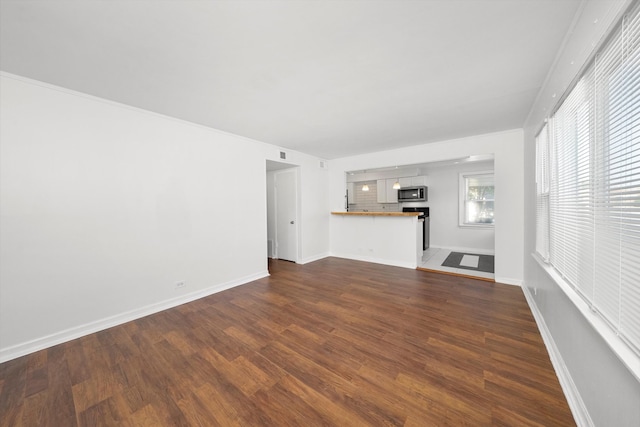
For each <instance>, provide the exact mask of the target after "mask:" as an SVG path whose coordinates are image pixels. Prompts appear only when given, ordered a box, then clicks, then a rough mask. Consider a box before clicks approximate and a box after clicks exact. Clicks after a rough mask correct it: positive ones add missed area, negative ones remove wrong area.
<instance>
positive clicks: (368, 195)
mask: <svg viewBox="0 0 640 427" xmlns="http://www.w3.org/2000/svg"><path fill="white" fill-rule="evenodd" d="M364 184H367V185H368V186H369V191H362V186H363V185H364ZM377 184H378V183H377V181H366V182H358V183H356V185H355V190H356V191H355V203H349V212H362V211H368V212H400V211H401V210H402V209H401V208H400V204H399V203H378V185H377Z"/></svg>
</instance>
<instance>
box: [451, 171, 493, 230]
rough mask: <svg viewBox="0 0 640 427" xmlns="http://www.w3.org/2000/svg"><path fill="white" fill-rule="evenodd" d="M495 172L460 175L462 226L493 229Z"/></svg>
mask: <svg viewBox="0 0 640 427" xmlns="http://www.w3.org/2000/svg"><path fill="white" fill-rule="evenodd" d="M494 188H495V187H494V178H493V172H474V173H463V174H460V222H459V224H460V226H462V227H467V226H471V227H493V224H494V219H493V205H494Z"/></svg>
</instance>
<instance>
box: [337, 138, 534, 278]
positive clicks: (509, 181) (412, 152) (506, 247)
mask: <svg viewBox="0 0 640 427" xmlns="http://www.w3.org/2000/svg"><path fill="white" fill-rule="evenodd" d="M522 138H523V136H522V131H521V130H511V131H506V132H499V133H492V134H487V135H478V136H473V137H469V138H462V139H456V140H449V141H442V142H437V143H431V144H423V145H418V146H414V147H407V148H402V149H397V150H389V151H383V152H377V153H371V154H365V155H361V156H353V157H345V158H342V159H336V160H333V161H331V170H330V179H331V181H330V185H331V187H330V197H331V199H330V206H331V210H332V211H344V194H345V187H346V183H345V172H346V171H352V170H365V169H373V168H381V167H389V166H396V165H397V166H402V165H410V164H419V163H428V162H437V161H442V160H451V159H458V158H461V157H465V156H472V155H486V154H493V155H494V156H495V157H494V169H495V180H496V192H495V196H496V203H495V219H496V225H495V255H496V266H495V268H496V280H497V281H499V282H503V283H509V284H521V283H522V279H523V277H524V272H523V265H522V263H523V252H522V249H523V244H522V242H523V235H524V229H523V223H522V218H523V215H524V211H523V210H524V201H523V168H522V165H523V151H522V149H523V140H522ZM434 214H435V213H434Z"/></svg>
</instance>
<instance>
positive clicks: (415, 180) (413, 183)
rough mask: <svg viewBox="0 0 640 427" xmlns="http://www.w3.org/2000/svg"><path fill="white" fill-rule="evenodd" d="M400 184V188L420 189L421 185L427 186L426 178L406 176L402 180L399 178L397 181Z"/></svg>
mask: <svg viewBox="0 0 640 427" xmlns="http://www.w3.org/2000/svg"><path fill="white" fill-rule="evenodd" d="M398 181H399V182H400V187H402V188H407V187H421V186H423V185H425V186H426V185H427V177H426V176H422V175H420V176H408V177H404V178H400V179H399V180H398Z"/></svg>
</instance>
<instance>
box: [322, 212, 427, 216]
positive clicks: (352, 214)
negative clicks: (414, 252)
mask: <svg viewBox="0 0 640 427" xmlns="http://www.w3.org/2000/svg"><path fill="white" fill-rule="evenodd" d="M420 214H421V212H331V215H351V216H418V215H420Z"/></svg>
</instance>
